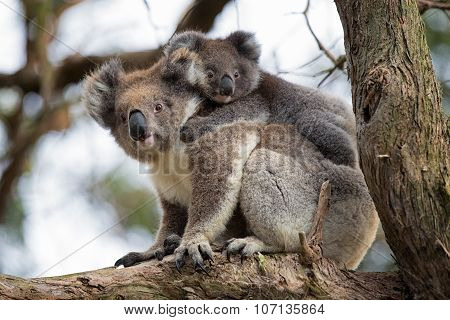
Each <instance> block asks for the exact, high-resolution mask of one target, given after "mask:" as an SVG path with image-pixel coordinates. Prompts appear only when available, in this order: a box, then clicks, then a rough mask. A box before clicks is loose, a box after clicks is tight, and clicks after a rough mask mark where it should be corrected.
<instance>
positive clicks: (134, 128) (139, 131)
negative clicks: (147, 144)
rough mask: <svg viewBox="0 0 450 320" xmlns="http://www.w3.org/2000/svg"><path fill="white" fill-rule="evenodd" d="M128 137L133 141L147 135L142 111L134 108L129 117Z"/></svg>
mask: <svg viewBox="0 0 450 320" xmlns="http://www.w3.org/2000/svg"><path fill="white" fill-rule="evenodd" d="M129 124H130V125H129V129H130V137H131V139H133V140H134V141H142V140H145V138H146V136H147V120H146V119H145V116H144V114H143V113H142V112H140V111H138V110H134V111H132V112H131V113H130V119H129Z"/></svg>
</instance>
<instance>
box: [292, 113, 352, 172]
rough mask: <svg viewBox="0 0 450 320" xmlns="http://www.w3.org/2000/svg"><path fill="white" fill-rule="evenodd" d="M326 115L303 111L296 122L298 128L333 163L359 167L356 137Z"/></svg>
mask: <svg viewBox="0 0 450 320" xmlns="http://www.w3.org/2000/svg"><path fill="white" fill-rule="evenodd" d="M326 117H327V115H326V114H324V113H321V112H314V111H313V112H310V113H307V112H305V113H302V115H301V117H300V119H299V120H298V121H297V123H296V126H297V130H298V131H299V132H300V133H301V134H302V135H303V136H304V137H306V138H307V139H308V140H309V141H311V142H312V143H313V144H314V145H315V146H316V147H317V149H318V150H319V151H320V152H321V153H322V154H323V155H324V157H325V158H327V159H330V160H331V161H332V162H333V163H335V164H342V165H347V166H350V167H353V168H355V167H357V165H358V155H357V151H356V144H355V139H354V138H353V137H352V136H351V135H350V134H349V133H348V132H346V131H345V130H344V129H343V128H341V127H340V126H338V125H336V124H335V123H333V122H332V121H327V119H326Z"/></svg>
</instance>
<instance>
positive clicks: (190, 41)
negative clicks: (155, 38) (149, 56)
mask: <svg viewBox="0 0 450 320" xmlns="http://www.w3.org/2000/svg"><path fill="white" fill-rule="evenodd" d="M205 39H206V38H205V35H204V34H203V33H201V32H197V31H185V32H182V33H177V34H175V35H173V37H172V38H171V39H170V40H169V43H168V44H167V45H166V46H165V47H164V55H165V56H166V57H168V56H170V54H171V53H172V52H174V51H175V50H177V49H180V48H186V49H188V50H190V51H194V52H198V51H199V50H200V47H201V45H202V43H203V41H204V40H205Z"/></svg>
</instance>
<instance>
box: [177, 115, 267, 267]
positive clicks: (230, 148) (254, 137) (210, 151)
mask: <svg viewBox="0 0 450 320" xmlns="http://www.w3.org/2000/svg"><path fill="white" fill-rule="evenodd" d="M244 126H246V124H236V125H234V126H232V127H225V128H221V129H219V130H217V131H216V132H214V133H213V134H208V135H205V136H204V137H202V138H201V139H199V140H197V141H196V142H195V143H194V144H193V145H192V146H190V147H189V150H188V154H189V158H190V164H191V168H192V201H191V205H190V207H189V209H188V221H187V225H186V229H185V232H184V235H183V239H182V242H181V244H180V246H179V247H178V248H177V249H176V250H175V254H176V260H175V261H176V263H177V266H178V267H180V266H182V265H183V264H184V258H185V257H186V255H187V254H188V255H189V256H190V257H191V258H192V259H193V261H194V265H195V266H196V267H197V268H203V260H204V259H206V260H207V259H211V258H212V251H211V248H210V242H212V241H214V240H215V239H216V238H217V237H218V236H219V235H220V234H221V233H222V232H223V231H225V226H226V224H227V222H228V221H229V220H230V219H231V217H232V215H233V212H234V210H235V208H236V206H237V203H238V199H239V192H240V187H241V180H242V173H243V167H244V164H245V162H246V161H247V159H248V156H249V155H250V153H251V151H252V150H253V149H254V148H255V147H256V145H257V144H258V143H259V134H258V131H257V129H256V128H257V126H254V125H249V127H250V128H247V127H246V128H243V127H244ZM252 128H253V129H252Z"/></svg>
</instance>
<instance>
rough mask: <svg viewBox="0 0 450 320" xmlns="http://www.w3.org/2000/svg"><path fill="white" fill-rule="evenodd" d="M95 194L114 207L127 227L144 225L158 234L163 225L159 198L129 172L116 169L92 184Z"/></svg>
mask: <svg viewBox="0 0 450 320" xmlns="http://www.w3.org/2000/svg"><path fill="white" fill-rule="evenodd" d="M89 189H90V190H91V191H92V197H93V198H94V199H95V200H96V201H98V200H99V199H101V200H102V201H103V202H104V204H109V205H111V206H113V207H114V210H115V211H116V213H117V216H118V218H119V219H120V220H121V223H122V225H123V226H124V227H132V226H140V227H142V228H145V229H147V230H148V231H150V233H151V234H155V233H156V231H157V230H158V226H159V216H160V213H159V211H160V210H159V200H158V198H157V196H156V195H155V194H154V193H152V192H151V190H149V189H148V188H147V187H145V186H140V185H138V184H137V183H136V181H135V178H134V179H133V178H131V179H130V177H129V176H127V175H126V173H125V172H122V171H120V170H119V171H118V170H112V171H111V172H109V173H108V174H106V175H105V176H103V177H102V178H101V180H100V181H97V182H95V183H94V184H93V185H91V186H90V187H89Z"/></svg>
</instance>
